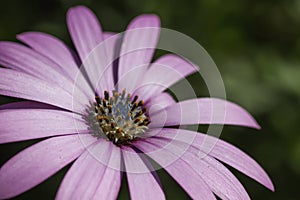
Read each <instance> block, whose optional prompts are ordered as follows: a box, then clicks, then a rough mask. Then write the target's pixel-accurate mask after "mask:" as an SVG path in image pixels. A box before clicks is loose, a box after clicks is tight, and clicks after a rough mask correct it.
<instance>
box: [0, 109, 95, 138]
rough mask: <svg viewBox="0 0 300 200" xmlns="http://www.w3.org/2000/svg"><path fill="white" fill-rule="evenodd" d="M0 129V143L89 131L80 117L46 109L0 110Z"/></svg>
mask: <svg viewBox="0 0 300 200" xmlns="http://www.w3.org/2000/svg"><path fill="white" fill-rule="evenodd" d="M75 120H76V123H77V124H75ZM79 123H80V126H79V125H78V124H79ZM0 127H1V130H0V143H8V142H16V141H22V140H29V139H36V138H43V137H49V136H55V135H67V134H75V133H84V132H85V133H86V132H88V131H89V130H88V126H87V125H86V124H85V123H84V122H83V120H82V119H81V116H78V115H76V114H72V113H70V112H65V111H57V110H47V109H16V110H15V109H10V110H0Z"/></svg>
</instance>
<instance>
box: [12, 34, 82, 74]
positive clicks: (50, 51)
mask: <svg viewBox="0 0 300 200" xmlns="http://www.w3.org/2000/svg"><path fill="white" fill-rule="evenodd" d="M17 38H18V39H19V40H20V41H22V42H24V43H25V44H27V45H29V46H30V47H31V48H32V49H34V50H36V51H37V52H39V53H40V54H42V55H44V56H46V57H48V58H49V59H51V60H52V61H53V62H55V63H56V64H57V65H58V66H59V67H60V69H61V70H62V71H64V72H65V75H67V76H68V77H69V78H74V77H75V76H76V74H77V72H78V65H77V63H76V59H75V58H74V53H72V50H71V49H70V48H69V47H67V46H66V45H65V44H64V43H63V42H62V41H61V40H59V39H57V38H56V37H54V36H52V35H49V34H46V33H42V32H25V33H22V34H19V35H17Z"/></svg>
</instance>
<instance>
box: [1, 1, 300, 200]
mask: <svg viewBox="0 0 300 200" xmlns="http://www.w3.org/2000/svg"><path fill="white" fill-rule="evenodd" d="M79 4H83V5H87V6H89V7H90V8H91V9H92V10H93V11H94V12H95V13H96V14H97V16H98V17H99V19H100V21H101V24H102V26H103V29H104V30H107V31H116V32H120V31H123V30H124V29H125V28H126V25H127V24H128V22H129V21H130V20H131V19H132V18H133V17H135V16H136V15H138V14H142V13H156V14H158V15H159V16H160V17H161V20H162V26H163V27H165V28H170V29H174V30H177V31H179V32H182V33H184V34H187V35H189V36H190V37H192V38H193V39H195V40H196V41H198V42H199V43H200V44H201V45H202V46H203V47H204V48H205V49H206V50H207V51H208V52H209V54H210V55H211V56H212V58H213V59H214V61H215V62H216V64H217V66H218V67H219V70H220V72H221V74H222V76H223V80H224V83H225V86H226V91H227V97H228V99H229V100H231V101H233V102H237V103H238V104H240V105H241V106H243V107H245V108H246V109H247V110H249V112H250V113H251V114H253V116H255V118H256V119H257V120H258V122H259V123H260V125H261V126H262V129H261V130H260V131H256V130H251V129H247V128H241V127H226V128H225V129H224V131H223V133H222V136H221V138H223V139H225V140H227V141H229V142H231V143H232V144H234V145H236V146H238V147H240V148H241V149H243V150H244V151H245V152H247V153H248V154H249V155H251V156H252V157H254V158H255V159H256V160H257V161H258V162H259V163H260V164H262V166H263V167H264V169H265V170H266V171H267V172H268V174H269V175H270V176H271V178H272V180H273V182H274V184H275V189H276V191H275V193H272V192H270V191H268V190H267V189H265V188H264V187H263V186H261V185H259V184H258V183H256V182H254V181H253V180H251V179H250V178H248V177H246V176H244V175H241V174H240V173H238V172H236V171H234V170H233V172H234V173H235V174H236V175H237V176H238V177H239V178H240V180H241V182H242V183H243V185H244V186H245V188H246V190H247V191H248V192H249V193H250V196H251V197H252V198H253V199H274V200H275V199H278V200H279V199H299V193H298V192H299V185H298V184H299V182H300V126H298V125H299V123H300V66H299V58H300V1H299V0H227V1H221V0H189V1H187V0H176V1H174V0H173V1H172V0H152V1H150V0H120V1H116V0H110V1H96V0H82V1H79V0H78V1H76V0H43V1H40V0H26V1H22V0H19V1H17V0H9V1H8V0H7V1H1V7H0V40H12V41H15V35H16V34H18V33H21V32H24V31H30V30H35V31H43V32H47V33H51V34H53V35H55V36H57V37H59V38H61V39H63V40H64V41H65V42H66V43H68V44H69V45H71V40H70V37H69V35H68V31H67V28H66V23H65V14H66V11H67V10H68V8H69V7H70V6H73V5H79ZM190 80H191V82H192V83H193V85H194V87H195V89H196V92H197V94H198V95H199V96H205V95H206V94H207V93H206V90H205V89H203V88H202V85H203V84H201V83H199V82H198V81H199V80H197V78H194V77H193V76H192V77H190ZM200 81H201V80H200ZM200 86H201V87H200ZM14 100H15V99H12V98H8V97H3V96H0V101H1V104H3V103H6V102H9V101H14ZM34 142H35V141H30V142H21V143H14V144H9V145H1V146H0V150H1V163H4V162H5V160H7V159H9V158H10V157H11V156H12V155H14V154H15V153H17V152H18V151H20V150H21V149H22V148H24V147H26V146H29V145H31V144H32V143H34ZM50 162H51V161H50ZM68 167H69V166H68ZM68 167H66V168H64V169H63V170H62V171H60V172H59V173H57V174H56V175H55V176H53V177H51V178H50V179H48V180H47V181H46V182H44V183H43V184H41V185H39V186H37V187H36V188H34V189H32V190H30V191H28V192H26V193H24V194H22V195H20V196H19V197H17V198H16V199H41V198H43V199H53V198H54V197H55V192H56V190H57V188H58V186H59V183H60V181H61V180H62V178H63V176H64V174H65V172H66V171H67V169H68ZM158 173H159V176H160V177H161V179H162V183H163V186H164V189H165V191H166V195H167V198H168V199H189V197H188V196H187V195H186V193H185V192H184V191H183V190H182V189H181V188H180V187H179V186H178V185H177V184H176V182H174V181H173V180H172V178H171V177H170V176H168V175H167V174H166V173H165V172H164V171H163V170H160V171H159V172H158ZM12 187H13V186H12ZM127 190H128V187H127V184H126V181H124V184H123V185H122V188H121V193H120V197H119V198H120V199H128V198H129V194H128V191H127ZM199 195H201V194H199Z"/></svg>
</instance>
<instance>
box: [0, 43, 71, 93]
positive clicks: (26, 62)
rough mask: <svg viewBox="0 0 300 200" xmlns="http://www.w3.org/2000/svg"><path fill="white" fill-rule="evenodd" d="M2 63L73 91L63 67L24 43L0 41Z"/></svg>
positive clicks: (0, 60)
mask: <svg viewBox="0 0 300 200" xmlns="http://www.w3.org/2000/svg"><path fill="white" fill-rule="evenodd" d="M0 64H1V65H3V66H5V67H8V68H11V69H15V70H17V71H21V72H25V73H27V74H30V75H33V76H35V77H38V78H40V79H43V80H45V81H48V82H50V83H56V84H58V85H59V86H60V87H62V88H64V89H65V90H66V91H68V92H70V93H71V92H72V89H73V84H72V82H71V81H70V80H68V79H66V78H65V76H64V75H63V73H62V70H61V68H60V67H59V66H58V65H57V64H56V63H55V62H53V61H52V60H50V59H48V58H47V57H45V56H43V55H41V54H39V53H37V52H35V51H33V50H32V49H30V48H28V47H25V46H23V45H20V44H17V43H13V42H0Z"/></svg>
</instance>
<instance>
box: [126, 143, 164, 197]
mask: <svg viewBox="0 0 300 200" xmlns="http://www.w3.org/2000/svg"><path fill="white" fill-rule="evenodd" d="M122 153H123V158H124V163H125V167H126V175H127V181H128V186H129V191H130V197H131V199H165V195H164V192H163V190H162V188H161V186H160V184H159V183H158V182H157V180H156V178H155V177H154V176H153V174H152V173H151V171H150V170H153V168H152V169H151V168H148V166H147V165H146V164H145V163H144V161H143V160H142V158H141V157H140V156H139V155H138V154H137V153H136V152H135V151H133V150H132V149H130V148H126V147H124V148H123V151H122ZM141 156H142V155H141Z"/></svg>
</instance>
